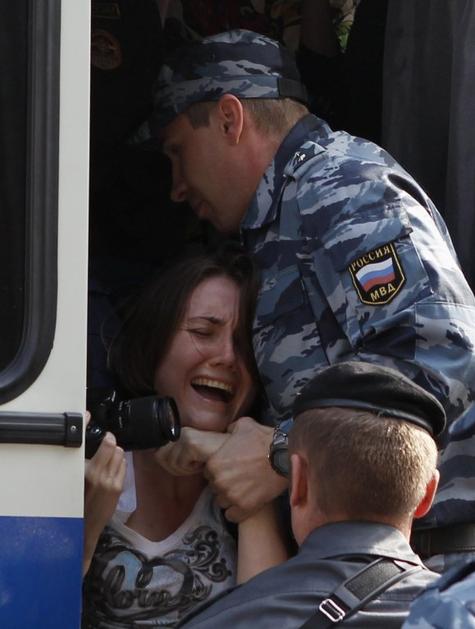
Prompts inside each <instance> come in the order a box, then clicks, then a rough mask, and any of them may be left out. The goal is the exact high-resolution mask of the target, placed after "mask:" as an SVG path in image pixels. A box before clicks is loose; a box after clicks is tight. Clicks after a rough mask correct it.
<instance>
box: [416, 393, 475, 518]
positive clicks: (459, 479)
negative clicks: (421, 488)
mask: <svg viewBox="0 0 475 629" xmlns="http://www.w3.org/2000/svg"><path fill="white" fill-rule="evenodd" d="M447 437H448V442H447V444H446V445H445V447H444V449H443V450H442V452H441V453H440V459H439V471H440V482H439V488H438V490H437V494H436V496H435V500H434V504H433V505H432V508H431V510H430V512H429V514H428V515H427V516H426V517H425V518H424V519H423V520H422V521H418V522H417V528H433V527H441V526H450V525H451V524H468V523H475V457H474V452H475V404H472V405H471V406H470V408H469V409H468V410H467V412H466V413H465V414H464V415H463V416H462V417H459V418H458V419H457V420H456V421H455V422H454V423H453V424H452V425H451V426H450V428H449V431H448V435H447Z"/></svg>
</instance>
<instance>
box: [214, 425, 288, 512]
mask: <svg viewBox="0 0 475 629" xmlns="http://www.w3.org/2000/svg"><path fill="white" fill-rule="evenodd" d="M228 431H229V432H230V433H231V435H230V438H229V439H228V440H227V441H226V442H225V443H224V445H223V446H222V447H221V448H220V449H219V450H218V451H217V452H216V453H215V454H213V456H211V457H210V459H209V460H208V462H207V464H206V468H205V476H206V478H207V479H208V481H209V483H210V486H211V489H212V490H213V492H214V493H215V494H216V496H217V503H218V505H219V506H220V507H221V508H222V509H226V513H225V515H226V518H227V519H228V520H231V521H232V522H241V521H242V520H245V519H246V518H247V517H249V516H250V515H251V514H253V513H254V512H255V511H257V510H258V509H260V508H261V507H262V506H263V505H265V504H266V503H268V502H270V501H271V500H273V499H274V498H275V497H276V496H278V495H279V494H281V493H282V492H283V491H284V490H285V489H286V487H287V480H286V479H285V478H283V477H282V476H279V475H278V474H277V473H276V472H274V470H273V469H272V468H271V466H270V463H269V460H268V457H267V455H268V452H269V446H270V443H271V441H272V434H273V428H270V427H269V426H262V425H261V424H258V423H257V422H255V421H254V420H253V419H252V418H251V417H241V418H240V419H238V420H237V421H236V422H234V423H233V424H231V425H230V426H229V428H228Z"/></svg>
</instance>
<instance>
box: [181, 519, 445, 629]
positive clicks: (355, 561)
mask: <svg viewBox="0 0 475 629" xmlns="http://www.w3.org/2000/svg"><path fill="white" fill-rule="evenodd" d="M356 555H357V556H358V557H356ZM349 556H351V557H349ZM375 556H384V557H389V558H393V559H398V560H402V561H404V560H406V561H410V562H416V563H418V564H420V565H421V570H420V571H417V572H414V573H412V574H410V575H408V576H406V577H405V578H404V579H403V580H401V581H399V582H398V583H396V584H395V585H393V586H392V587H390V588H389V589H388V590H387V591H386V592H383V593H382V594H380V595H379V596H378V597H377V598H376V599H374V600H373V601H372V602H371V603H370V604H369V605H368V606H367V607H366V608H364V609H363V610H361V611H359V612H357V613H356V614H355V615H354V616H353V617H351V618H350V619H349V620H347V621H345V625H346V626H348V627H361V628H363V627H364V628H365V629H371V628H372V627H374V628H375V629H376V628H377V629H381V627H384V628H385V629H386V628H391V627H394V628H395V627H400V626H401V624H402V622H403V621H404V619H405V617H406V616H407V613H408V609H409V605H410V603H411V601H412V600H413V599H414V598H415V596H416V595H417V594H418V593H419V592H421V591H422V590H423V589H424V588H425V587H426V586H427V585H429V584H430V583H432V582H433V581H434V580H435V579H436V578H437V576H438V575H436V574H435V573H433V572H430V571H429V570H426V569H423V568H422V563H421V561H420V559H419V558H418V557H417V555H415V554H414V553H413V552H412V550H411V548H410V546H409V544H408V542H407V540H406V539H405V537H404V536H403V535H402V533H400V532H399V531H398V530H396V529H394V528H392V527H390V526H387V525H383V524H376V523H370V522H339V523H336V524H327V525H325V526H322V527H320V528H318V529H315V530H314V531H313V532H312V533H311V534H310V535H309V536H308V538H307V539H306V540H305V542H304V543H303V544H302V546H301V548H300V550H299V553H298V555H297V556H296V557H293V558H292V559H290V560H289V561H287V562H285V563H283V564H281V565H280V566H277V567H276V568H272V569H270V570H267V571H265V572H263V573H261V574H260V575H258V576H257V577H254V578H253V579H251V580H250V581H248V582H247V583H245V584H244V585H242V586H240V587H237V588H235V589H234V590H232V591H231V593H230V594H227V595H225V596H223V597H222V598H220V599H219V600H217V601H216V602H215V603H214V604H212V605H210V606H209V607H207V608H206V609H205V610H204V611H203V612H201V613H199V614H198V615H197V616H195V617H194V618H192V619H191V620H190V621H188V622H187V623H185V625H183V626H184V627H186V629H188V628H189V629H213V628H216V629H218V628H219V629H221V628H222V627H232V629H249V627H252V628H254V627H255V628H256V629H267V628H268V629H275V628H276V627H278V628H279V629H291V628H292V629H296V628H297V627H301V625H303V624H304V623H305V622H306V621H307V620H308V619H309V618H310V617H311V616H312V615H313V614H314V613H315V610H316V608H317V606H318V605H319V604H320V603H321V601H322V600H323V599H324V598H326V597H327V596H328V595H329V594H331V593H332V592H333V591H334V590H335V589H336V588H337V587H338V586H339V585H341V584H342V583H343V582H344V581H345V580H346V579H347V578H349V577H350V576H352V575H354V574H356V573H357V572H358V571H359V570H361V569H362V568H363V567H364V565H365V560H366V561H371V560H372V559H373V558H375Z"/></svg>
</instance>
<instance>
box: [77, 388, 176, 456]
mask: <svg viewBox="0 0 475 629" xmlns="http://www.w3.org/2000/svg"><path fill="white" fill-rule="evenodd" d="M87 408H88V410H89V411H90V413H91V421H90V422H89V424H88V426H87V428H86V458H87V459H90V458H92V457H93V456H94V454H95V453H96V452H97V449H98V448H99V446H100V445H101V442H102V440H103V438H104V436H105V434H106V432H107V431H109V432H111V433H113V434H114V435H115V438H116V440H117V445H119V446H120V447H121V448H123V449H124V450H146V449H148V448H160V447H161V446H164V445H165V444H167V443H168V442H169V441H176V440H177V439H178V438H179V436H180V416H179V413H178V408H177V405H176V403H175V400H174V399H173V398H171V397H157V396H155V395H150V396H147V397H140V398H135V399H131V400H122V399H121V398H120V396H119V394H118V392H117V391H116V390H109V391H108V392H107V393H106V392H105V391H104V390H101V389H92V390H89V389H88V392H87Z"/></svg>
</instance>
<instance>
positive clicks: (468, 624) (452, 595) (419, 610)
mask: <svg viewBox="0 0 475 629" xmlns="http://www.w3.org/2000/svg"><path fill="white" fill-rule="evenodd" d="M449 627H454V628H456V627H460V629H471V628H472V629H475V562H474V561H471V562H468V563H464V562H463V563H462V564H460V565H459V566H457V567H455V568H452V569H451V570H450V571H449V572H447V573H446V574H444V576H443V577H441V578H440V579H438V580H437V581H436V582H435V583H433V584H432V585H430V586H429V587H428V588H427V590H426V591H425V592H424V593H423V594H422V595H421V596H419V597H418V598H417V599H416V600H415V601H414V603H413V604H412V605H411V611H410V614H409V616H408V618H407V620H406V622H405V623H404V624H403V629H448V628H449Z"/></svg>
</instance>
